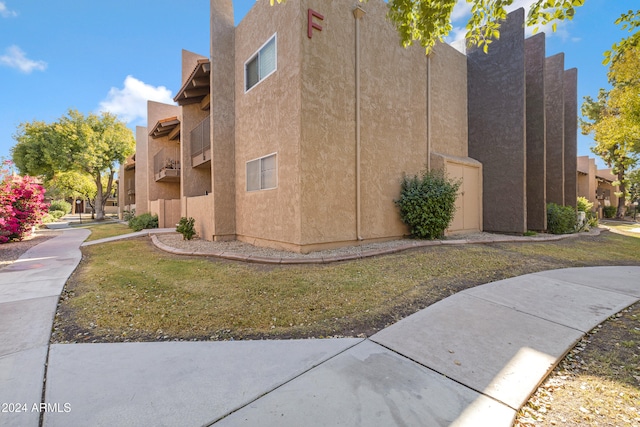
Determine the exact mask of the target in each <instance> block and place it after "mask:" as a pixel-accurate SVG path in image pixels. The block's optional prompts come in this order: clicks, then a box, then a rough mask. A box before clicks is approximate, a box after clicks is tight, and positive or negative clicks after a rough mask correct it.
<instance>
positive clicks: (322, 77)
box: [135, 0, 482, 252]
mask: <svg viewBox="0 0 640 427" xmlns="http://www.w3.org/2000/svg"><path fill="white" fill-rule="evenodd" d="M386 11H387V9H386V5H385V3H383V2H382V1H379V0H371V1H370V2H368V3H366V4H363V5H360V6H358V7H356V8H354V5H353V3H352V2H349V1H345V0H339V1H332V2H323V1H314V0H303V1H299V2H287V3H285V4H282V5H279V6H277V7H271V6H270V5H269V3H268V2H257V3H256V5H255V6H254V7H253V9H252V10H251V11H250V12H249V13H248V14H247V15H246V16H245V18H244V19H243V20H242V22H241V23H240V24H239V25H238V26H237V27H235V26H234V24H233V9H232V2H231V1H229V0H225V1H219V0H212V1H211V52H210V58H209V57H206V56H204V55H198V54H196V53H192V52H188V51H183V55H182V59H183V60H182V83H181V88H180V90H179V91H178V94H177V95H176V97H175V101H176V102H177V104H178V106H171V105H163V104H158V103H154V102H149V105H148V126H147V128H138V129H137V132H136V133H137V135H136V140H137V146H136V153H137V154H136V163H135V180H136V190H135V193H136V194H135V196H136V213H137V214H140V213H144V212H151V213H155V214H158V215H159V217H160V218H159V219H160V226H161V227H163V226H164V227H172V226H173V225H174V224H175V222H177V220H178V219H179V217H180V216H186V217H189V216H191V217H193V218H195V220H196V228H197V231H198V234H199V235H200V237H202V238H205V239H208V240H227V239H239V240H242V241H246V242H250V243H254V244H258V245H264V246H270V247H276V248H283V249H288V250H294V251H303V252H309V251H312V250H316V249H320V248H326V247H334V246H340V245H346V244H354V243H358V242H363V241H378V240H386V239H393V238H398V237H401V236H403V235H406V234H407V228H406V226H405V225H404V224H403V223H402V222H401V220H400V216H399V213H398V209H397V207H396V206H395V204H394V199H396V198H398V196H399V189H400V182H401V180H402V177H403V176H404V175H413V174H416V173H419V172H421V171H422V170H424V169H425V168H427V167H431V168H438V169H443V168H444V169H445V170H446V171H447V172H448V174H449V175H450V176H451V177H454V178H460V179H463V184H462V185H463V187H464V191H463V192H462V193H461V194H463V195H461V196H460V198H459V201H458V212H457V214H456V219H455V221H454V222H453V224H452V226H451V229H450V230H449V232H457V231H467V230H474V231H476V230H480V229H481V226H482V219H481V215H482V165H481V164H480V163H479V162H477V161H475V160H473V159H470V158H469V157H468V155H467V97H466V91H467V81H466V78H467V77H466V76H467V72H466V57H465V56H464V55H463V54H461V53H460V52H458V51H456V50H455V49H453V48H452V47H450V46H448V45H445V44H441V45H438V46H437V47H436V49H435V51H434V53H433V54H432V55H430V56H429V57H427V56H425V54H424V50H423V48H421V47H413V48H410V49H404V48H402V47H401V46H400V45H399V44H398V38H397V37H398V36H397V33H396V31H395V29H394V28H393V27H392V26H391V24H389V23H388V22H387V21H386V19H385V15H386ZM380 46H385V49H380ZM177 150H179V155H177V156H173V155H168V154H167V153H175V152H177ZM158 157H160V159H161V160H160V163H161V164H163V165H164V163H166V160H167V159H173V158H174V157H179V158H178V159H177V160H176V161H175V162H174V163H173V164H174V165H175V164H178V165H179V166H178V167H177V168H176V170H173V171H171V173H172V175H170V176H169V175H168V172H169V171H168V170H166V169H165V170H163V171H160V166H159V164H158V162H159V160H158ZM163 162H164V163H163ZM169 163H171V161H169ZM176 172H177V174H176V175H173V173H176Z"/></svg>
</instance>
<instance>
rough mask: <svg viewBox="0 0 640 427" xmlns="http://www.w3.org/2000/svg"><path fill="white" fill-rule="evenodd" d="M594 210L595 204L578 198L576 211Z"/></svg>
mask: <svg viewBox="0 0 640 427" xmlns="http://www.w3.org/2000/svg"><path fill="white" fill-rule="evenodd" d="M592 208H593V203H592V202H590V201H589V199H587V198H586V197H578V200H577V202H576V209H577V211H578V212H591V209H592Z"/></svg>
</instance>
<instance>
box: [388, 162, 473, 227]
mask: <svg viewBox="0 0 640 427" xmlns="http://www.w3.org/2000/svg"><path fill="white" fill-rule="evenodd" d="M459 188H460V182H458V181H454V180H451V179H449V178H447V177H445V175H444V172H443V171H429V172H423V174H422V176H417V175H415V176H413V177H405V178H404V179H403V181H402V184H401V190H400V198H399V199H398V200H395V204H396V205H397V206H398V207H399V208H400V217H401V219H402V222H404V223H405V224H407V225H408V226H409V229H410V230H411V234H412V235H414V236H415V237H418V238H421V239H436V238H439V237H442V236H443V234H444V230H446V229H447V227H448V226H449V224H451V221H452V220H453V214H454V213H455V210H456V205H455V203H456V196H457V194H458V189H459Z"/></svg>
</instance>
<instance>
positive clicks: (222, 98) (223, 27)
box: [210, 0, 236, 240]
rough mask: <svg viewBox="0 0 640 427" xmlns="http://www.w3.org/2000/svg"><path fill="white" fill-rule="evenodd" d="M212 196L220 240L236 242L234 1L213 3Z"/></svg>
mask: <svg viewBox="0 0 640 427" xmlns="http://www.w3.org/2000/svg"><path fill="white" fill-rule="evenodd" d="M210 25H211V73H210V87H211V94H213V96H212V98H211V116H210V123H211V192H212V193H213V195H214V197H215V203H214V205H213V211H212V212H211V214H212V215H213V224H214V235H215V236H216V237H215V238H216V239H224V240H227V239H231V238H235V233H236V231H235V225H236V223H235V218H236V212H235V211H236V209H235V208H236V204H235V192H236V187H235V136H234V132H235V104H234V97H235V90H234V81H235V76H234V67H235V64H234V53H235V52H234V51H235V49H234V32H235V27H234V21H233V5H232V1H231V0H215V1H212V2H211V19H210Z"/></svg>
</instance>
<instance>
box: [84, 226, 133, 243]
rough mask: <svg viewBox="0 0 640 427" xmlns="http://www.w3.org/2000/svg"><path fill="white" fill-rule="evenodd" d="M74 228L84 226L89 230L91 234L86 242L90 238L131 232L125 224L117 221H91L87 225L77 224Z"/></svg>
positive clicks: (96, 238)
mask: <svg viewBox="0 0 640 427" xmlns="http://www.w3.org/2000/svg"><path fill="white" fill-rule="evenodd" d="M74 228H86V229H89V230H91V235H90V236H89V237H88V238H87V242H89V241H92V240H98V239H104V238H106V237H114V236H120V235H122V234H128V233H133V230H132V229H130V228H129V227H128V226H127V225H126V224H122V223H119V222H106V223H102V224H100V223H92V224H87V225H78V226H75V227H74Z"/></svg>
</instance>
